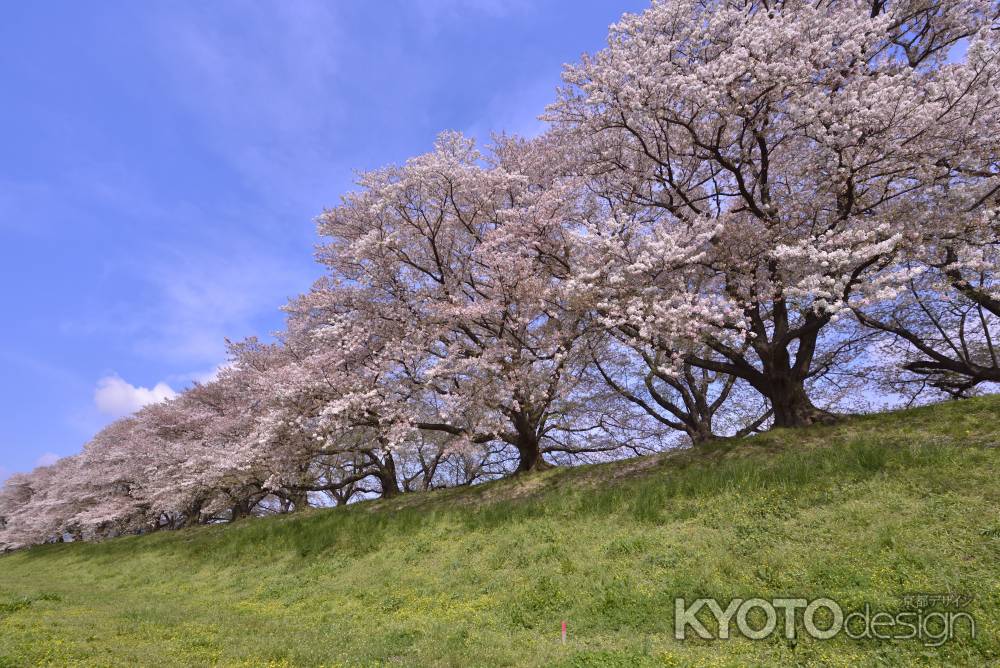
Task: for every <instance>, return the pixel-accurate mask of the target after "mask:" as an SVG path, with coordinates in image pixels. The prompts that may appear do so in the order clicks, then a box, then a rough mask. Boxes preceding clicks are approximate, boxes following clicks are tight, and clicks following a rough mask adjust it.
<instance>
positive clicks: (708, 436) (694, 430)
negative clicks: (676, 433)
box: [684, 418, 715, 445]
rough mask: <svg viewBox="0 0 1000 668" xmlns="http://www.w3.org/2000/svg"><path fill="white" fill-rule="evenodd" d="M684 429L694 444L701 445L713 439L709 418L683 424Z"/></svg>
mask: <svg viewBox="0 0 1000 668" xmlns="http://www.w3.org/2000/svg"><path fill="white" fill-rule="evenodd" d="M684 431H685V432H686V433H687V435H688V438H690V439H691V443H693V444H694V445H701V444H703V443H708V442H709V441H711V440H714V439H715V434H713V433H712V420H711V418H709V419H707V420H696V421H692V422H689V423H687V424H685V425H684Z"/></svg>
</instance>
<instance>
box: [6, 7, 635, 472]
mask: <svg viewBox="0 0 1000 668" xmlns="http://www.w3.org/2000/svg"><path fill="white" fill-rule="evenodd" d="M645 4H646V3H643V2H635V1H629V0H620V1H616V2H606V1H605V2H597V1H595V2H579V1H570V0H548V1H545V0H540V1H538V2H527V1H522V0H409V1H403V0H399V1H395V2H387V1H382V2H370V1H365V0H329V1H327V2H320V1H315V2H312V1H305V0H301V1H299V0H271V1H257V2H233V1H226V0H213V2H210V3H206V2H195V1H193V0H192V1H189V2H182V1H173V2H159V3H153V2H146V3H136V2H124V1H118V2H115V1H108V2H101V3H79V2H68V1H66V2H46V3H28V2H24V3H9V4H8V6H7V7H6V8H5V12H4V21H3V22H2V23H0V81H2V82H3V93H2V98H0V99H2V102H3V103H2V104H0V147H2V150H0V240H2V244H0V271H2V272H3V273H2V281H0V286H2V287H0V290H2V293H0V294H2V304H3V310H4V314H5V316H4V321H5V323H6V324H5V326H4V327H2V328H0V368H2V369H3V370H4V374H3V377H4V380H5V382H3V383H0V406H2V409H0V416H2V419H0V479H2V478H3V477H5V476H6V475H9V474H10V473H11V472H13V471H24V470H30V469H31V468H33V467H34V466H35V465H36V464H38V463H47V462H50V461H52V460H53V459H54V458H55V457H57V456H65V455H68V454H72V453H74V452H77V451H78V450H79V449H80V447H81V446H82V445H83V443H84V442H86V440H87V439H88V438H89V437H90V436H92V435H93V434H94V433H95V432H96V431H97V430H98V429H100V428H101V427H102V426H103V425H105V424H107V423H108V422H110V421H111V420H112V419H114V418H115V417H116V416H117V415H120V414H122V413H125V412H127V411H128V410H130V409H132V408H134V407H135V406H138V405H140V404H141V403H143V402H147V401H150V400H154V399H157V398H162V397H164V396H169V395H170V393H171V392H172V391H176V390H180V389H182V388H183V387H185V386H186V385H188V384H190V383H191V382H192V381H193V380H196V379H199V378H204V377H207V376H209V375H210V374H211V373H212V371H213V370H214V369H215V368H216V367H217V366H218V365H219V364H220V363H222V362H223V361H224V360H225V352H224V343H223V337H226V336H229V337H231V338H241V337H244V336H247V335H250V334H259V335H266V334H268V333H270V332H272V331H274V330H276V329H278V328H280V326H281V320H282V319H281V314H280V311H279V310H278V309H279V307H280V306H281V305H282V304H283V303H285V301H286V300H287V298H288V297H290V296H292V295H294V294H296V293H299V292H302V291H304V290H306V289H307V288H308V286H309V284H310V283H311V281H312V280H313V279H314V278H315V277H316V276H318V273H319V269H318V267H317V265H315V263H314V262H313V260H312V249H313V245H314V243H315V242H316V237H315V231H314V226H313V217H314V216H316V215H317V214H318V213H320V211H321V210H322V209H323V207H324V206H330V205H334V204H336V202H337V200H338V197H339V196H340V195H341V194H342V193H344V192H345V191H347V190H349V189H350V188H351V183H352V179H353V170H357V169H369V168H373V167H377V166H380V165H383V164H386V163H389V162H398V161H401V160H404V159H405V158H407V157H408V156H411V155H414V154H417V153H420V152H423V151H426V150H428V149H429V148H430V147H431V145H432V143H433V140H434V137H435V135H436V134H437V133H438V132H439V131H441V130H444V129H456V130H461V131H463V132H466V133H469V134H472V135H475V136H477V137H480V138H486V137H488V134H489V132H490V131H491V130H507V131H512V132H519V133H523V134H532V133H534V132H537V130H538V129H539V127H540V124H539V123H538V121H537V120H536V116H537V115H538V114H539V113H540V112H541V110H542V107H543V106H544V105H545V104H546V103H547V102H548V101H550V100H551V98H552V91H553V88H554V87H555V86H556V85H557V84H558V80H559V72H560V69H561V65H562V63H564V62H568V61H573V60H576V59H577V57H578V56H579V54H580V53H581V52H583V51H593V50H596V49H598V48H600V47H601V46H602V45H603V43H604V40H605V37H606V34H607V26H608V24H609V23H611V22H613V21H615V20H617V18H618V17H619V16H620V15H621V13H622V12H624V11H636V10H639V9H641V8H642V7H643V6H644V5H645Z"/></svg>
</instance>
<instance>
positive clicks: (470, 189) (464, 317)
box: [0, 0, 1000, 547]
mask: <svg viewBox="0 0 1000 668" xmlns="http://www.w3.org/2000/svg"><path fill="white" fill-rule="evenodd" d="M998 28H1000V23H998V4H997V3H996V2H988V1H980V0H899V1H891V0H890V1H887V2H886V1H883V0H868V1H861V0H845V1H839V0H832V1H823V2H802V1H799V0H789V1H787V2H780V1H776V2H761V1H738V0H670V1H669V2H655V3H654V4H653V6H652V7H651V8H650V9H648V10H647V11H645V12H644V13H642V14H640V15H634V16H626V17H624V18H623V20H622V21H621V22H620V23H618V24H616V25H615V26H613V27H612V29H611V35H610V38H609V41H608V46H607V48H606V49H604V50H603V51H601V52H599V53H597V54H596V55H594V56H592V57H584V58H583V60H582V61H581V62H580V63H579V64H577V65H574V66H570V67H567V69H566V71H565V74H564V80H565V82H566V85H565V87H564V88H563V89H561V90H560V91H559V93H558V97H557V99H556V101H555V102H554V103H553V104H551V105H550V106H549V107H548V109H547V111H546V114H545V118H546V120H547V121H549V124H550V125H549V129H548V131H547V132H546V133H545V134H543V135H542V136H541V137H538V138H536V139H531V140H526V139H518V138H511V137H507V136H499V137H496V138H494V143H493V145H492V146H491V147H489V150H487V151H484V152H480V151H479V150H477V148H476V147H475V145H474V143H473V142H472V141H471V140H469V139H467V138H465V137H463V136H461V135H459V134H456V133H445V134H443V135H442V136H441V137H440V138H439V139H438V141H437V143H436V145H435V148H434V150H433V151H432V152H430V153H428V154H426V155H422V156H419V157H416V158H413V159H412V160H409V161H408V162H406V163H405V164H404V165H402V166H393V167H387V168H384V169H380V170H377V171H374V172H371V173H367V174H364V175H363V176H362V177H361V178H360V180H359V183H358V189H357V191H355V192H353V193H351V194H349V195H347V196H346V197H344V198H343V199H342V202H341V204H340V205H339V206H337V207H336V208H333V209H331V210H328V211H326V212H325V213H324V214H323V215H322V216H321V217H320V218H319V231H320V233H321V235H323V237H324V240H325V241H324V245H322V246H321V247H320V250H319V256H318V257H319V261H320V262H321V263H322V264H323V265H324V267H325V269H326V272H325V277H324V278H323V279H322V280H320V281H319V282H318V283H317V284H316V285H314V286H313V288H312V289H311V290H310V292H309V293H308V294H305V295H302V296H301V297H299V298H297V299H295V300H293V301H292V302H291V303H290V304H289V305H288V306H287V307H286V310H287V313H288V319H287V328H286V330H285V331H284V332H283V333H282V334H281V335H280V336H279V337H278V339H277V341H276V342H274V343H262V342H259V341H257V340H248V341H244V342H241V343H238V344H232V345H231V349H230V351H231V357H232V360H231V365H230V366H228V367H227V368H226V369H225V370H223V371H222V372H221V373H220V375H219V377H218V378H217V379H216V380H213V381H211V382H207V383H204V384H199V385H195V386H194V387H192V388H190V389H189V390H187V391H186V392H184V393H183V394H182V395H180V396H179V397H177V398H175V399H172V400H170V401H166V402H164V403H161V404H156V405H151V406H149V407H146V408H144V409H142V410H141V411H139V412H138V413H136V414H134V415H132V416H130V417H127V418H125V419H122V420H119V421H117V422H115V423H114V424H112V425H110V426H109V427H107V428H106V429H104V430H103V431H102V432H100V433H99V434H98V435H97V436H96V437H95V438H94V439H93V440H92V441H91V442H90V443H88V444H87V445H86V446H85V447H84V449H83V451H82V453H80V454H79V455H76V456H72V457H67V458H64V459H61V460H59V461H58V462H57V463H55V464H54V465H52V466H47V467H42V468H39V469H37V470H35V471H34V472H32V473H30V474H23V475H15V476H13V477H12V478H11V479H10V480H8V481H7V483H6V485H5V487H4V488H3V490H2V492H0V545H5V546H7V547H16V546H21V545H26V544H32V543H38V542H44V541H51V540H65V539H67V538H68V537H72V538H74V539H79V538H92V537H102V536H110V535H118V534H121V533H123V532H130V531H143V530H152V529H156V528H164V527H178V526H183V525H188V524H192V523H200V522H213V521H225V520H232V519H236V518H239V517H241V516H246V515H250V514H261V513H267V512H287V511H291V510H296V509H301V508H304V507H307V506H309V505H310V503H322V504H327V505H328V504H332V503H346V502H348V501H350V500H351V499H353V498H356V497H359V496H372V495H379V496H382V497H390V496H394V495H397V494H401V493H404V492H408V491H412V490H425V489H432V488H435V487H440V486H444V485H461V484H471V483H474V482H476V481H479V480H484V479H490V478H495V477H498V476H503V475H508V474H512V473H519V472H525V471H533V470H537V469H540V468H544V467H548V466H551V465H553V464H560V463H573V462H579V461H589V460H594V459H601V458H610V457H621V456H625V455H630V454H636V453H642V452H648V451H654V450H658V449H662V448H664V447H668V446H671V445H677V443H678V438H677V436H678V435H680V437H681V438H682V439H683V440H684V441H685V442H687V443H691V444H694V445H695V446H697V444H699V443H702V442H704V441H706V440H707V439H710V438H714V437H719V436H739V435H745V434H748V433H751V432H753V431H758V430H761V429H766V428H771V427H798V426H803V425H808V424H811V423H815V422H817V421H829V420H834V419H836V418H835V412H837V411H838V410H840V411H842V410H843V409H844V406H850V405H852V404H853V405H854V406H855V407H857V406H859V405H861V404H862V402H864V401H865V400H870V399H871V398H872V397H873V396H875V395H876V394H877V395H879V396H881V397H883V398H884V401H883V405H884V404H885V403H886V402H888V401H889V399H887V398H886V397H895V398H896V400H897V401H907V400H913V399H922V398H926V397H933V396H935V395H938V396H940V395H941V394H942V393H943V394H946V395H951V396H955V397H962V396H966V395H968V394H970V393H972V392H976V391H981V390H982V388H984V387H989V384H990V383H994V382H997V381H1000V364H998V352H997V345H998V341H997V337H998V336H1000V329H998V322H1000V282H998V280H997V269H998V259H1000V254H998V243H1000V242H998V239H1000V223H998V207H1000V30H998Z"/></svg>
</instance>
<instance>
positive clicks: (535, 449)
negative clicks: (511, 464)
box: [515, 439, 552, 473]
mask: <svg viewBox="0 0 1000 668" xmlns="http://www.w3.org/2000/svg"><path fill="white" fill-rule="evenodd" d="M515 446H516V447H517V458H518V461H517V471H515V473H527V472H528V471H544V470H545V469H550V468H552V464H549V463H548V462H547V461H545V458H544V457H542V450H541V448H540V447H539V445H538V441H537V440H536V439H518V441H517V443H515Z"/></svg>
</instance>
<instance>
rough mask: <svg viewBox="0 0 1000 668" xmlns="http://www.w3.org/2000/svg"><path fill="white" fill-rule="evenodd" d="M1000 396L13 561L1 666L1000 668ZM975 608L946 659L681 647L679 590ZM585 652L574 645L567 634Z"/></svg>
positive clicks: (834, 647) (1, 614)
mask: <svg viewBox="0 0 1000 668" xmlns="http://www.w3.org/2000/svg"><path fill="white" fill-rule="evenodd" d="M998 418H1000V397H985V398H981V399H975V400H970V401H965V402H960V403H948V404H940V405H936V406H930V407H926V408H921V409H918V410H913V411H906V412H899V413H890V414H883V415H877V416H867V417H860V418H852V419H850V420H847V421H845V422H844V423H842V424H840V425H837V426H833V427H816V428H811V429H808V430H801V431H775V432H770V433H768V434H764V435H761V436H759V437H755V438H753V439H750V440H749V441H741V442H739V443H735V442H729V441H721V442H718V443H715V444H712V445H711V446H710V447H707V448H705V449H704V450H703V451H700V452H697V453H693V452H688V453H679V454H675V455H671V456H662V457H656V458H645V459H639V460H631V461H627V462H617V463H613V464H604V465H599V466H589V467H581V468H578V469H572V470H570V469H556V470H553V471H547V472H544V473H541V474H537V475H532V476H526V477H522V478H517V479H511V480H505V481H500V482H497V483H492V484H489V485H483V486H480V487H476V488H472V489H463V490H446V491H440V492H434V493H429V494H419V495H409V496H404V497H402V498H400V499H398V500H393V501H386V502H378V503H364V504H358V505H356V506H352V507H348V508H339V509H333V510H314V511H310V512H308V513H306V514H303V515H301V516H297V517H282V518H273V519H267V520H248V521H243V522H239V523H237V524H235V525H231V526H219V527H201V528H195V529H190V530H184V531H179V532H164V533H159V534H154V535H150V536H144V537H129V538H122V539H117V540H112V541H107V542H105V543H100V544H68V545H52V546H44V547H40V548H35V549H32V550H28V551H24V552H20V553H15V554H12V555H8V556H4V557H0V666H28V665H59V666H62V665H81V666H117V665H153V666H164V667H165V666H202V665H225V666H300V665H301V666H319V665H331V666H340V665H344V666H356V665H371V666H376V665H413V666H433V665H442V666H462V667H464V666H502V665H546V666H548V665H556V666H580V667H583V666H753V665H776V666H793V665H808V666H813V665H817V666H826V665H829V666H887V665H889V666H892V665H906V666H909V665H918V666H919V665H950V666H983V665H1000V613H998V611H1000V566H998V563H1000V559H998V558H1000V514H998V509H1000V419H998ZM913 591H918V592H930V593H939V592H959V593H963V594H970V595H972V596H974V597H975V598H974V600H973V601H972V602H971V603H970V604H969V605H968V607H967V608H966V609H967V610H968V611H969V612H970V613H971V614H972V615H973V616H974V617H975V619H976V621H977V624H978V629H977V630H978V634H977V638H976V639H975V640H971V639H969V638H968V637H967V634H966V635H962V636H960V637H959V638H958V639H957V640H955V641H952V642H948V643H945V644H944V645H942V646H941V647H938V648H928V647H924V645H923V644H922V643H920V642H918V641H912V640H911V641H899V642H895V643H890V642H876V641H871V640H857V641H855V640H850V639H849V638H846V637H844V636H838V637H837V638H835V639H833V640H826V641H819V640H811V639H809V638H807V637H802V636H801V634H800V637H799V640H798V642H797V644H795V645H794V646H793V645H791V644H789V643H788V642H786V641H785V640H784V639H783V638H781V637H780V635H779V634H775V636H773V637H771V638H769V639H766V640H759V641H751V640H747V639H743V638H740V639H733V640H728V641H720V640H714V641H706V640H697V639H689V640H685V641H677V640H674V639H673V634H672V631H673V617H674V598H675V597H676V596H684V597H686V598H688V599H691V598H696V597H717V598H721V599H726V600H728V599H730V598H733V597H742V598H749V597H761V598H765V599H770V598H774V597H780V596H786V595H790V594H794V595H798V596H802V597H805V598H813V597H819V596H827V597H831V598H834V599H835V600H837V601H839V602H840V603H841V604H842V605H844V606H845V607H861V606H863V605H864V603H866V602H867V603H870V604H871V605H872V607H873V608H878V609H880V610H890V611H892V610H899V609H900V608H901V606H902V601H901V599H900V595H901V594H903V593H904V592H913ZM564 619H565V620H567V622H568V626H569V642H568V643H567V644H566V645H565V646H564V645H562V644H561V643H560V642H559V626H560V621H561V620H564Z"/></svg>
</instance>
